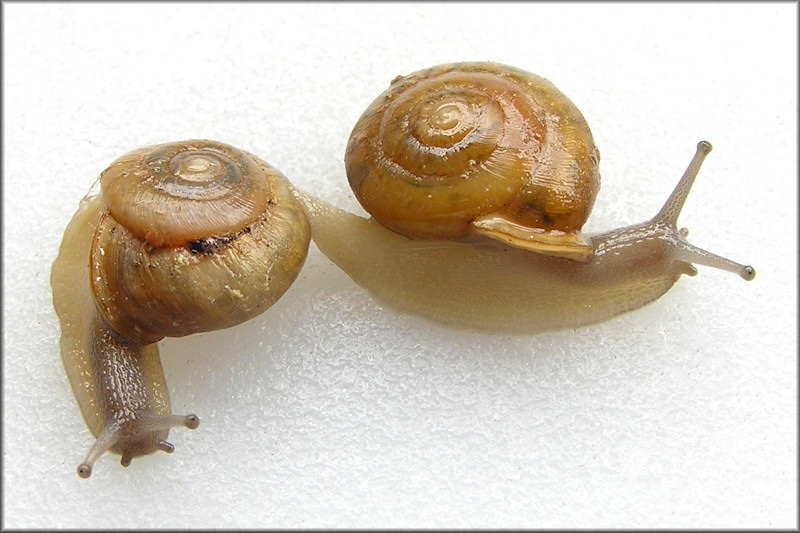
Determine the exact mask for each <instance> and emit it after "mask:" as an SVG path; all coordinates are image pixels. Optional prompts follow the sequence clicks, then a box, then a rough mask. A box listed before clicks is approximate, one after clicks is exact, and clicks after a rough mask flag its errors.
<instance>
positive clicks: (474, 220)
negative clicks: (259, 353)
mask: <svg viewBox="0 0 800 533" xmlns="http://www.w3.org/2000/svg"><path fill="white" fill-rule="evenodd" d="M710 151H711V144H710V143H708V142H705V141H703V142H700V143H699V144H698V145H697V152H696V154H695V156H694V158H693V159H692V161H691V163H690V164H689V167H688V168H687V170H686V172H685V174H684V175H683V177H682V178H681V180H680V182H679V183H678V185H677V187H675V189H674V191H673V193H672V194H671V195H670V196H669V198H668V199H667V201H666V203H665V204H664V206H663V207H662V208H661V210H660V211H659V212H658V213H657V214H656V215H655V216H654V217H653V218H652V219H650V220H648V221H646V222H643V223H640V224H634V225H632V226H628V227H623V228H619V229H615V230H612V231H609V232H605V233H600V234H597V235H584V234H582V233H581V227H582V226H583V224H584V222H585V221H586V219H587V218H588V216H589V213H590V212H591V209H592V206H593V203H594V200H595V196H596V194H597V191H598V189H599V185H600V176H599V171H598V165H599V160H600V156H599V152H598V150H597V148H596V147H595V144H594V140H593V138H592V134H591V131H590V130H589V126H588V125H587V123H586V121H585V120H584V118H583V116H582V115H581V113H580V111H579V110H578V108H577V107H576V106H575V105H574V104H573V103H572V102H571V101H570V100H569V99H568V98H567V97H566V96H565V95H564V94H563V93H561V91H559V90H558V89H557V88H556V87H555V86H554V85H553V84H552V83H550V82H549V81H547V80H545V79H544V78H541V77H539V76H536V75H534V74H531V73H528V72H525V71H523V70H519V69H516V68H513V67H509V66H505V65H500V64H497V63H478V62H476V63H451V64H445V65H439V66H435V67H432V68H429V69H425V70H421V71H418V72H415V73H413V74H410V75H408V76H401V77H397V78H395V79H394V80H393V81H392V83H391V85H390V86H389V88H388V89H387V90H386V91H385V92H383V93H382V94H381V95H380V96H378V97H377V98H376V99H375V101H373V102H372V104H370V105H369V107H368V108H367V109H366V110H365V111H364V113H363V114H362V116H361V118H360V119H359V120H358V122H357V123H356V125H355V127H354V128H353V132H352V134H351V136H350V140H349V143H348V145H347V150H346V154H345V166H346V171H347V177H348V180H349V182H350V185H351V187H352V189H353V191H354V192H355V195H356V197H357V199H358V200H359V202H360V203H361V205H362V206H363V207H364V208H365V209H366V211H367V212H369V213H370V214H371V215H372V218H370V219H366V218H363V217H360V216H356V215H354V214H351V213H348V212H346V211H343V210H341V209H338V208H335V207H334V206H332V205H330V204H328V203H327V202H325V201H323V200H320V199H319V198H316V197H314V196H313V195H311V194H308V193H305V192H303V191H299V190H297V189H294V191H295V194H296V195H297V197H298V198H299V199H300V200H301V201H302V203H303V205H304V207H305V209H306V212H307V214H308V216H309V220H310V221H311V228H312V229H311V233H312V238H313V240H314V242H315V243H316V244H317V246H318V247H319V249H320V250H321V251H322V252H323V253H324V254H325V255H327V256H328V257H329V258H330V259H331V260H332V261H333V262H334V263H335V264H336V265H338V266H339V267H340V268H342V269H343V270H344V271H345V272H346V273H347V274H348V275H349V276H350V277H351V278H352V279H353V280H354V281H355V282H356V283H357V284H358V285H360V286H362V287H364V288H366V289H367V290H368V291H369V292H371V293H372V294H373V295H375V296H377V297H378V298H379V299H381V300H382V301H384V302H386V303H388V304H389V305H391V306H393V307H395V308H398V309H400V310H402V311H404V312H409V313H414V314H417V315H420V316H423V317H427V318H429V319H433V320H435V321H438V322H441V323H445V324H449V325H452V326H456V327H461V328H464V327H467V328H472V329H477V330H484V331H494V332H515V333H535V332H541V331H548V330H557V329H564V328H575V327H580V326H585V325H589V324H593V323H597V322H601V321H604V320H607V319H610V318H612V317H614V316H617V315H620V314H622V313H625V312H628V311H631V310H633V309H636V308H639V307H642V306H644V305H646V304H648V303H650V302H652V301H654V300H656V299H657V298H659V297H660V296H661V295H663V294H664V293H665V292H667V291H668V290H669V288H670V287H671V286H672V285H673V284H674V283H675V282H676V281H677V280H678V278H679V277H680V276H681V274H687V275H691V276H693V275H695V274H696V273H697V271H696V269H695V267H694V266H693V265H692V263H697V264H703V265H707V266H712V267H716V268H720V269H724V270H728V271H731V272H734V273H737V274H739V275H740V276H741V277H742V278H744V279H745V280H752V279H753V278H754V276H755V270H754V269H753V268H752V267H750V266H744V265H740V264H738V263H735V262H733V261H730V260H728V259H725V258H722V257H719V256H717V255H714V254H712V253H710V252H707V251H705V250H702V249H700V248H698V247H696V246H693V245H691V244H689V243H688V242H687V240H686V237H687V235H688V231H687V230H686V229H678V227H677V219H678V215H679V214H680V211H681V209H682V207H683V204H684V202H685V200H686V197H687V195H688V194H689V189H690V188H691V186H692V184H693V182H694V179H695V177H696V175H697V173H698V171H699V169H700V165H701V163H702V162H703V160H704V158H705V157H706V155H708V153H709V152H710Z"/></svg>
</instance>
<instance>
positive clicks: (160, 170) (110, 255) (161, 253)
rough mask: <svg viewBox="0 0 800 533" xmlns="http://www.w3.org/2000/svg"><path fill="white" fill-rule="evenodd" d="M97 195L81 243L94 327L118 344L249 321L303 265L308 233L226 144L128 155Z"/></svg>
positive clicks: (287, 197) (291, 204) (264, 168)
mask: <svg viewBox="0 0 800 533" xmlns="http://www.w3.org/2000/svg"><path fill="white" fill-rule="evenodd" d="M125 162H128V163H129V164H130V165H129V166H128V167H125V166H123V165H124V163H125ZM170 168H174V169H175V170H174V171H173V172H170V171H169V169H170ZM148 170H151V171H152V172H148ZM189 174H191V175H192V176H191V177H190V178H187V175H189ZM117 182H122V183H117ZM136 182H138V183H139V185H140V186H141V188H142V189H143V191H144V192H141V193H140V192H138V191H137V190H136V188H135V185H136ZM203 185H206V186H207V188H208V189H209V190H208V191H205V190H204V187H203ZM101 187H102V195H103V199H104V201H105V203H106V206H107V210H106V211H105V212H104V213H103V214H102V215H101V217H100V222H99V223H98V226H97V229H96V230H95V234H94V238H93V242H92V247H91V251H90V258H89V265H90V283H91V287H92V293H93V295H94V300H95V303H96V304H97V307H98V309H99V310H100V312H101V314H102V315H103V317H104V318H105V320H106V321H107V322H108V324H109V325H110V326H111V327H112V328H113V329H114V330H115V331H116V332H117V333H119V334H121V335H122V336H123V337H124V338H126V339H128V340H129V341H132V342H135V343H138V344H148V343H152V342H156V341H158V340H159V339H161V338H163V337H180V336H184V335H190V334H192V333H198V332H202V331H211V330H216V329H222V328H225V327H230V326H233V325H236V324H239V323H242V322H244V321H246V320H249V319H250V318H253V317H255V316H257V315H258V314H260V313H262V312H263V311H264V310H266V309H267V308H268V307H270V306H271V305H272V304H273V303H274V302H275V301H277V300H278V298H279V297H280V296H281V295H282V294H283V293H284V292H285V291H286V290H287V289H288V288H289V286H290V285H291V284H292V282H293V281H294V279H295V278H296V277H297V274H298V273H299V271H300V268H301V267H302V265H303V263H304V261H305V257H306V253H307V250H308V243H309V240H310V230H309V226H308V221H307V220H306V219H305V216H304V214H303V212H302V209H301V208H300V207H299V206H298V205H297V203H296V201H295V200H294V197H293V196H292V193H291V186H290V184H289V183H288V181H287V180H286V178H285V177H284V176H283V175H282V174H281V173H280V172H279V171H278V170H276V169H275V168H273V167H271V166H270V165H268V164H267V163H265V162H264V161H261V160H260V159H259V158H257V157H256V156H254V155H252V154H249V153H247V152H244V151H240V150H238V149H236V148H233V147H230V146H228V145H224V144H222V143H216V142H212V141H185V142H179V143H171V144H167V145H158V146H154V147H149V148H143V149H140V150H136V151H135V152H132V153H131V154H128V155H126V156H123V157H121V158H120V159H118V160H117V161H115V162H114V163H113V164H112V166H111V168H110V169H109V170H107V171H105V172H104V173H103V175H102V177H101ZM248 193H251V194H252V196H253V197H250V196H248ZM107 195H108V196H107ZM125 198H127V199H128V200H127V201H125ZM134 215H139V217H140V218H133V219H131V217H133V216H134ZM149 215H154V216H153V217H152V218H148V216H149ZM129 219H131V220H129ZM181 224H183V226H181ZM201 230H203V231H205V232H206V233H201Z"/></svg>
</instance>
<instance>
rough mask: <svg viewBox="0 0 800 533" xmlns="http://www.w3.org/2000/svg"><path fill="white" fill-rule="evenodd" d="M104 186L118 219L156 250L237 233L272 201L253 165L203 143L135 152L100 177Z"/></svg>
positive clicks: (236, 152)
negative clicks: (209, 237) (212, 236)
mask: <svg viewBox="0 0 800 533" xmlns="http://www.w3.org/2000/svg"><path fill="white" fill-rule="evenodd" d="M100 185H101V189H102V192H103V198H104V199H105V202H106V205H107V206H108V209H109V211H110V212H111V214H112V216H113V217H114V218H115V219H116V220H117V221H119V222H120V223H121V224H123V225H124V226H125V227H126V228H128V229H129V230H130V231H131V232H132V233H133V234H134V235H136V236H137V237H138V238H139V239H142V240H146V241H147V242H149V243H150V244H152V245H153V246H156V247H158V246H181V245H184V244H186V243H187V242H190V241H195V240H198V239H201V238H204V237H208V236H210V235H214V236H226V235H231V234H233V233H236V232H237V231H240V230H241V229H243V228H245V227H247V226H248V225H250V224H252V223H253V222H255V221H256V220H257V219H258V218H259V217H260V216H261V214H262V213H263V212H264V209H265V207H266V205H267V202H268V201H269V198H270V197H271V191H270V188H269V182H268V180H267V179H266V176H265V175H264V172H263V171H262V169H261V168H260V166H259V164H258V162H257V161H256V160H255V159H254V158H253V157H251V156H250V155H248V154H247V153H245V152H243V151H241V150H238V149H236V148H234V147H232V146H229V145H227V144H223V143H218V142H211V141H200V140H198V141H184V142H176V143H169V144H162V145H158V146H153V147H147V148H141V149H138V150H134V151H133V152H130V153H128V154H126V155H124V156H122V157H120V158H119V159H117V160H116V161H114V162H113V163H112V164H111V165H110V166H109V167H108V168H107V169H106V170H105V171H104V172H103V173H102V174H101V176H100Z"/></svg>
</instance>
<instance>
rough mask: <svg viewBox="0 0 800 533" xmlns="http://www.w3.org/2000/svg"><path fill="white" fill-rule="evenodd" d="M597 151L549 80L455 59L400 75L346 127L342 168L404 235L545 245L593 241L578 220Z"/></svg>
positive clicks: (596, 178) (374, 211) (378, 214)
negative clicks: (348, 131) (349, 131)
mask: <svg viewBox="0 0 800 533" xmlns="http://www.w3.org/2000/svg"><path fill="white" fill-rule="evenodd" d="M599 159H600V156H599V152H598V150H597V148H596V147H595V144H594V140H593V138H592V134H591V131H590V130H589V127H588V125H587V123H586V121H585V120H584V118H583V116H582V115H581V113H580V111H579V110H578V108H577V107H576V106H575V105H574V104H573V103H572V102H571V101H570V100H569V99H568V98H567V97H566V96H565V95H564V94H563V93H561V91H559V90H558V89H557V88H556V87H555V86H554V85H553V84H552V83H550V82H549V81H547V80H545V79H544V78H541V77H539V76H536V75H535V74H531V73H529V72H525V71H523V70H519V69H516V68H513V67H509V66H505V65H500V64H497V63H451V64H445V65H439V66H435V67H432V68H429V69H425V70H421V71H419V72H415V73H413V74H410V75H408V76H404V77H398V78H396V79H395V80H394V81H393V82H392V84H391V85H390V87H389V88H388V89H387V90H386V91H385V92H384V93H383V94H381V95H380V96H378V98H376V99H375V101H373V102H372V104H370V106H369V107H368V108H367V109H366V111H365V112H364V113H363V115H362V116H361V118H360V119H359V120H358V122H357V124H356V126H355V127H354V128H353V132H352V134H351V137H350V140H349V143H348V146H347V152H346V155H345V165H346V168H347V175H348V179H349V181H350V185H351V187H352V188H353V191H354V192H355V194H356V197H357V198H358V200H359V201H360V202H361V204H362V205H363V206H364V208H365V209H366V210H367V211H368V212H369V213H370V214H371V215H372V216H373V217H374V218H375V219H377V220H378V221H379V222H381V223H382V224H383V225H385V226H387V227H389V228H390V229H393V230H395V231H397V232H399V233H402V234H404V235H407V236H409V237H412V238H446V239H458V238H463V237H466V236H468V235H470V234H471V233H481V234H484V235H488V236H490V237H493V238H497V239H500V240H504V241H506V242H510V243H511V244H514V245H516V246H521V247H529V248H532V249H539V248H540V247H543V248H544V250H540V251H544V252H545V253H547V250H546V249H547V248H548V247H549V246H552V245H553V243H559V242H562V243H565V244H566V246H568V247H570V246H572V247H574V246H577V247H580V248H584V249H588V246H587V245H585V243H584V242H583V241H582V238H581V237H580V228H581V227H582V226H583V224H584V222H585V221H586V219H587V218H588V216H589V213H590V212H591V209H592V206H593V204H594V199H595V197H596V195H597V191H598V189H599V186H600V174H599V170H598V163H599ZM548 243H549V244H548Z"/></svg>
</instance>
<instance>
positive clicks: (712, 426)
mask: <svg viewBox="0 0 800 533" xmlns="http://www.w3.org/2000/svg"><path fill="white" fill-rule="evenodd" d="M3 24H4V28H3V29H4V42H3V60H4V61H3V70H4V78H3V83H4V86H3V97H4V98H3V99H4V123H3V133H4V135H3V148H4V153H3V155H4V158H3V163H4V168H3V193H4V194H3V296H4V298H3V319H4V321H3V326H4V328H3V348H4V350H3V370H4V372H3V429H4V431H3V513H4V516H3V518H4V525H5V526H6V527H34V526H35V527H53V526H66V527H81V526H94V527H128V528H130V527H204V528H210V527H225V526H229V527H231V526H241V527H268V526H272V527H297V526H301V527H313V526H348V527H390V526H395V527H401V526H405V527H414V526H417V527H419V526H450V527H467V526H473V527H478V526H480V527H491V526H494V527H499V526H517V527H561V526H563V527H591V526H595V527H600V526H604V527H612V526H624V527H653V526H674V527H679V526H715V527H732V526H738V527H743V526H744V527H778V526H780V527H794V526H796V525H797V504H796V500H797V470H796V468H797V460H796V454H797V427H796V415H797V412H796V400H797V360H796V356H797V331H796V328H797V292H796V291H797V235H796V231H797V204H796V201H797V170H798V167H797V52H796V46H797V6H796V5H793V4H786V3H785V4H763V5H747V4H736V5H725V4H713V5H695V4H674V5H657V4H646V5H629V4H625V5H608V4H599V5H597V4H571V5H570V4H567V5H546V4H504V5H482V4H473V3H470V4H464V5H455V4H448V5H431V4H425V5H415V4H386V5H362V4H357V5H328V4H312V5H291V6H290V5H280V4H240V5H216V4H205V3H203V4H180V5H160V4H154V3H144V4H122V5H94V4H92V5H89V4H43V5H27V4H19V3H12V4H4V5H3ZM460 60H493V61H499V62H503V63H507V64H511V65H514V66H517V67H520V68H524V69H526V70H529V71H532V72H536V73H538V74H541V75H544V76H545V77H547V78H549V79H550V80H551V81H553V82H554V83H555V84H556V85H557V86H558V87H559V88H560V89H562V90H563V91H564V92H565V93H566V94H567V95H568V96H569V97H570V98H571V99H572V100H573V101H574V102H575V103H576V104H577V105H578V106H579V107H580V109H581V110H582V111H583V113H584V115H585V116H586V118H587V120H588V122H589V124H590V125H591V127H592V130H593V132H594V136H595V140H596V142H597V144H598V146H599V147H600V150H601V152H602V156H603V158H602V165H601V172H602V174H603V179H604V181H603V188H602V189H601V192H600V196H599V198H598V201H597V204H596V206H595V209H594V214H593V218H592V219H591V221H590V223H589V226H588V229H589V230H590V231H591V230H594V231H599V230H604V229H608V228H611V227H616V226H619V225H622V224H629V223H632V222H638V221H640V220H642V219H644V218H647V217H649V216H650V215H652V214H653V213H654V212H655V211H656V209H657V208H658V207H659V206H660V205H661V202H663V200H664V199H665V198H666V196H667V194H668V193H669V191H671V189H672V187H673V185H674V184H675V183H676V181H677V179H678V178H679V176H680V174H681V173H682V172H683V170H684V168H685V167H686V164H687V163H688V161H689V159H690V157H691V156H692V154H693V152H694V149H695V144H696V143H697V141H699V140H701V139H708V140H710V141H711V142H712V143H713V144H714V152H713V153H712V154H711V156H710V157H709V158H708V160H707V162H706V165H705V167H704V169H703V170H702V171H701V174H700V177H699V179H698V182H697V185H696V186H695V190H694V191H693V193H692V195H691V196H690V199H689V203H688V205H687V207H686V209H685V210H684V213H683V216H682V218H681V223H682V225H685V226H687V227H689V228H690V229H691V239H692V241H693V242H694V243H696V244H698V245H700V246H703V247H706V248H708V249H711V250H713V251H716V252H719V253H721V254H725V255H729V256H731V257H732V258H733V259H736V260H740V261H742V262H747V263H751V264H753V265H755V266H756V268H757V270H758V276H757V278H756V280H755V281H754V282H752V283H745V282H743V281H742V280H741V279H739V278H738V277H736V276H733V275H731V274H728V273H724V272H718V271H712V270H711V269H708V268H704V267H700V275H699V276H698V277H696V278H684V279H683V280H682V281H680V282H679V283H678V284H677V285H676V287H675V288H673V290H672V291H671V292H670V293H668V294H667V295H666V296H665V297H664V298H662V299H661V300H659V301H658V302H656V303H655V304H654V305H651V306H649V307H647V308H645V309H642V310H640V311H638V312H635V313H632V314H629V315H627V316H624V317H621V318H619V319H616V320H613V321H611V322H608V323H606V324H601V325H597V326H593V327H588V328H584V329H581V330H577V331H564V332H558V333H551V334H545V335H540V336H537V337H526V336H520V337H511V336H493V335H479V334H474V333H469V332H463V331H456V330H450V329H445V328H442V327H440V326H437V325H434V324H431V323H428V322H426V321H424V320H421V319H416V318H412V317H406V316H399V315H397V314H396V313H394V312H393V311H391V310H388V309H385V308H384V307H382V306H381V305H379V304H377V303H376V302H374V301H373V300H371V299H370V297H369V296H368V295H367V294H366V293H365V292H364V291H362V290H361V289H359V288H358V287H357V286H355V285H354V284H353V283H352V282H351V281H350V280H349V278H347V277H346V276H345V275H344V274H343V273H342V272H340V271H338V270H337V269H336V268H335V267H334V266H333V265H332V264H330V263H329V262H328V261H327V260H326V259H325V258H324V257H323V256H322V255H321V254H320V253H319V252H318V251H317V249H316V248H315V247H313V246H312V249H311V252H310V255H309V258H308V261H307V265H306V268H305V269H304V271H303V272H302V274H301V275H300V277H299V279H298V281H297V282H296V283H295V285H294V286H293V287H292V288H291V289H290V290H289V292H287V294H286V295H285V297H284V298H283V299H282V300H281V301H280V302H278V304H277V305H276V306H275V307H274V308H272V309H271V310H269V311H268V312H267V313H265V314H264V315H262V316H261V317H259V318H257V319H254V320H252V321H251V322H249V323H247V324H244V325H242V326H240V327H237V328H234V329H231V330H227V331H220V332H215V333H211V334H205V335H198V336H195V337H190V338H184V339H177V340H168V341H165V342H163V343H162V355H163V359H164V366H165V371H166V374H167V380H168V383H169V386H170V390H171V394H172V401H173V409H174V410H175V411H176V412H180V413H182V412H187V411H193V412H196V413H197V414H198V415H199V416H200V418H201V421H202V422H201V424H200V427H199V428H198V429H197V430H196V431H193V432H190V431H186V430H176V431H173V432H172V433H171V436H170V440H171V441H172V442H173V443H174V444H175V447H176V451H175V453H174V454H173V455H172V456H168V455H166V454H156V455H153V456H149V457H146V458H142V459H136V460H134V461H133V464H132V466H131V467H130V468H128V469H123V468H121V467H120V466H119V465H118V457H116V456H105V457H103V458H102V459H101V460H100V461H99V462H98V464H97V466H96V468H95V473H94V475H93V477H92V478H91V479H90V480H88V481H86V480H81V479H79V478H78V477H77V475H76V474H75V467H76V465H77V464H78V463H79V461H80V460H81V459H82V458H83V456H84V454H85V453H86V451H87V449H88V448H89V446H90V445H91V442H92V438H91V436H90V433H89V431H88V429H87V428H86V426H85V425H84V422H83V420H82V418H81V415H80V413H79V411H78V408H77V405H76V404H75V401H74V400H73V397H72V394H71V392H70V389H69V385H68V383H67V380H66V377H65V375H64V371H63V369H62V365H61V361H60V358H59V354H58V344H57V343H58V336H59V326H58V322H57V320H56V317H55V313H54V311H53V309H52V304H51V294H50V287H49V270H50V264H51V262H52V260H53V258H54V257H55V255H56V253H57V249H58V245H59V242H60V239H61V234H62V232H63V229H64V227H65V225H66V224H67V221H68V220H69V218H70V217H71V215H72V213H73V212H74V211H75V209H76V207H77V204H78V201H79V200H80V198H81V196H82V195H83V194H84V193H85V192H86V190H88V188H89V186H90V185H91V183H92V182H93V181H94V179H95V178H96V176H97V175H98V174H99V173H100V171H102V170H103V169H104V168H105V167H106V166H107V165H108V164H109V163H110V162H111V161H112V160H114V159H115V158H116V157H118V156H119V155H121V154H123V153H125V152H127V151H129V150H131V149H134V148H137V147H140V146H144V145H149V144H155V143H161V142H168V141H174V140H181V139H186V138H198V137H201V138H211V139H217V140H221V141H224V142H227V143H230V144H233V145H236V146H239V147H241V148H244V149H247V150H249V151H252V152H254V153H256V154H259V155H261V156H262V157H263V158H264V159H266V160H267V161H269V162H270V163H272V164H273V165H275V166H276V167H277V168H279V169H281V170H282V171H283V172H284V173H285V174H286V175H287V176H288V177H289V179H290V180H292V181H293V182H294V183H295V184H296V185H297V186H299V187H302V188H306V189H309V190H312V191H314V192H316V193H317V194H318V195H319V196H321V197H323V198H325V199H327V200H329V201H331V202H333V203H334V204H336V205H339V206H340V207H344V208H347V209H350V210H354V211H356V210H358V211H359V212H360V207H359V206H358V204H357V203H356V201H355V199H354V197H353V196H352V194H351V193H350V190H349V188H348V186H347V182H346V179H345V176H344V167H343V162H342V158H343V154H344V148H345V144H346V142H347V138H348V135H349V133H350V130H351V128H352V126H353V124H354V123H355V121H356V119H357V118H358V117H359V115H360V114H361V112H362V110H363V109H364V108H365V107H366V106H367V104H369V102H370V101H371V100H372V99H373V98H374V97H376V96H377V95H378V94H379V93H380V92H381V91H383V90H384V89H385V88H386V87H387V86H388V83H389V81H390V80H391V79H392V78H393V77H395V76H396V75H398V74H407V73H410V72H412V71H414V70H418V69H420V68H423V67H427V66H431V65H434V64H438V63H443V62H450V61H460Z"/></svg>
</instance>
